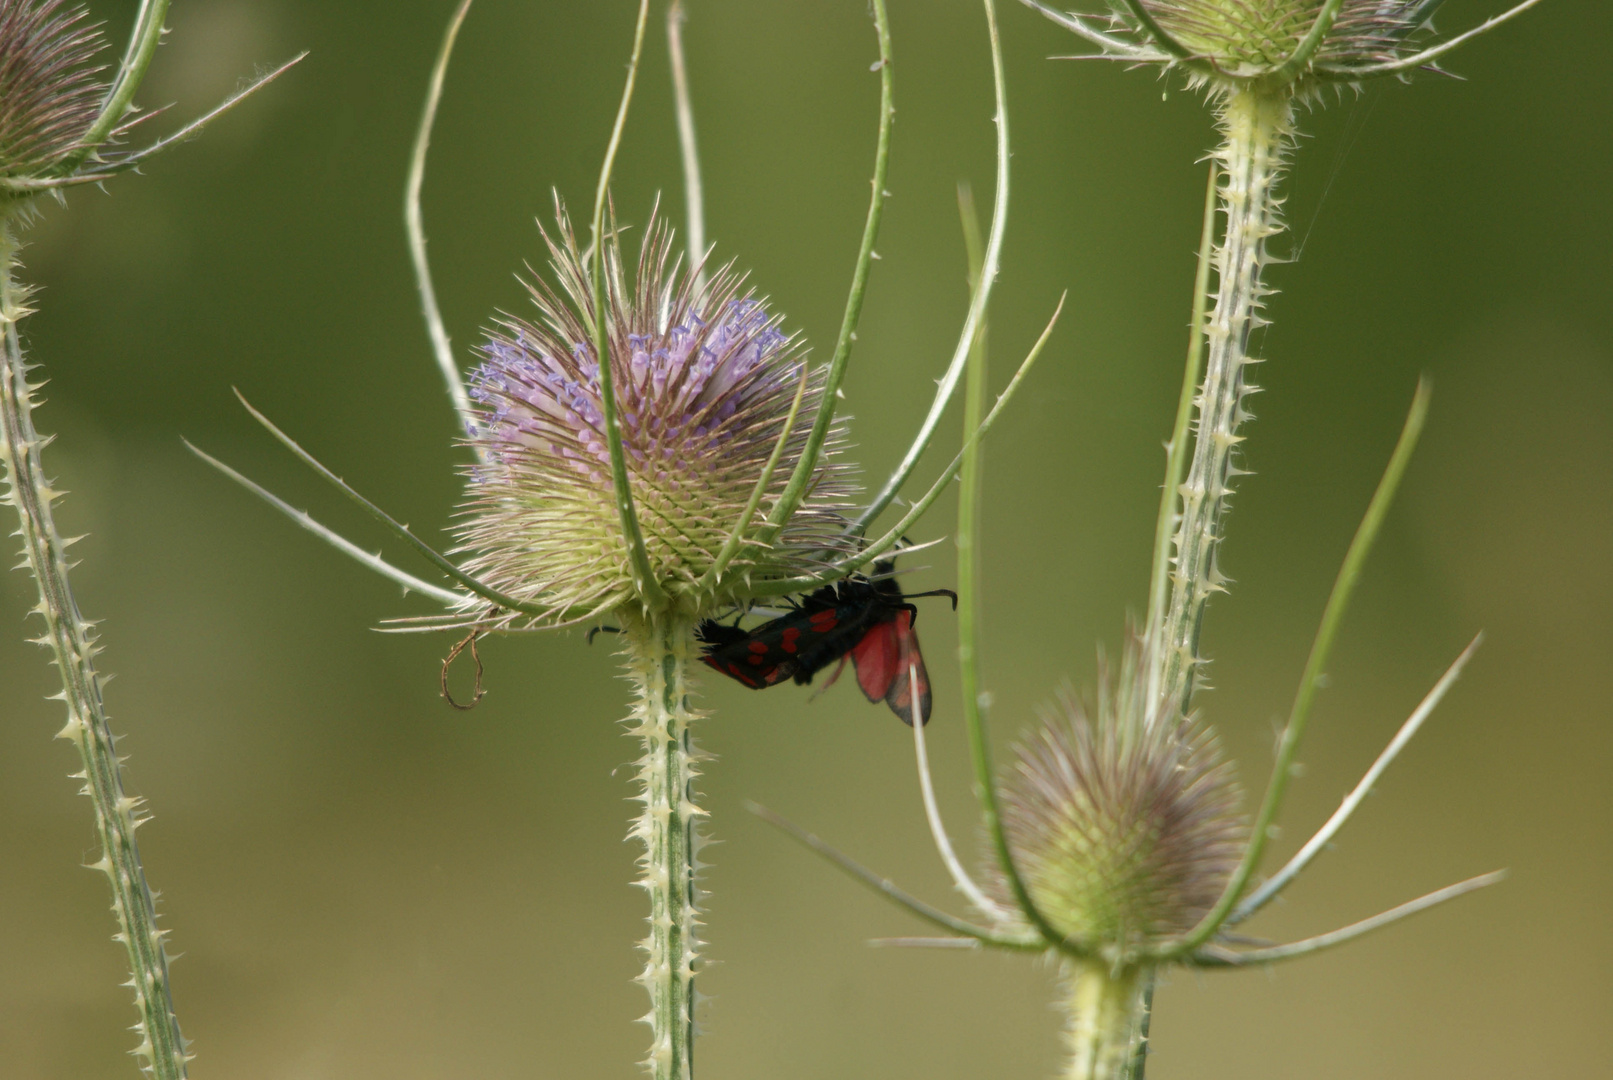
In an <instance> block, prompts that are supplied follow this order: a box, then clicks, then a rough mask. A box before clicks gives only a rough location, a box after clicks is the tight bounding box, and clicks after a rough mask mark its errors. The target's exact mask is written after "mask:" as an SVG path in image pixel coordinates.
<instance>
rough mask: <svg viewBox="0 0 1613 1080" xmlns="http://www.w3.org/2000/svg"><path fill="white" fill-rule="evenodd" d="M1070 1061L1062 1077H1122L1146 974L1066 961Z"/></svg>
mask: <svg viewBox="0 0 1613 1080" xmlns="http://www.w3.org/2000/svg"><path fill="white" fill-rule="evenodd" d="M1065 979H1066V980H1067V982H1068V992H1069V1000H1068V1002H1067V1008H1068V1010H1069V1014H1070V1027H1069V1030H1068V1032H1067V1033H1066V1038H1067V1040H1068V1044H1069V1051H1070V1062H1069V1067H1068V1068H1067V1069H1066V1070H1065V1073H1064V1076H1065V1080H1124V1078H1125V1077H1126V1076H1127V1075H1128V1073H1129V1072H1130V1070H1131V1066H1132V1060H1133V1054H1132V1044H1133V1042H1134V1041H1135V1039H1136V1036H1137V1032H1138V1029H1139V1027H1140V1025H1141V1019H1142V1009H1143V989H1144V985H1145V982H1146V981H1147V980H1145V978H1144V977H1143V976H1142V974H1141V973H1139V972H1138V971H1136V970H1135V969H1128V970H1126V971H1122V972H1119V973H1116V972H1114V971H1111V970H1109V968H1108V967H1107V965H1105V964H1103V963H1102V962H1092V963H1088V962H1085V961H1078V960H1071V961H1066V962H1065Z"/></svg>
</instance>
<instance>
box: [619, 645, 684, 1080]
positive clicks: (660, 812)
mask: <svg viewBox="0 0 1613 1080" xmlns="http://www.w3.org/2000/svg"><path fill="white" fill-rule="evenodd" d="M622 629H623V641H624V642H625V644H626V649H627V656H628V665H627V666H628V677H629V678H630V679H631V680H632V681H633V682H634V683H635V684H636V685H637V687H638V690H639V700H638V703H637V706H636V707H635V709H634V712H633V715H632V717H631V720H632V721H633V722H636V724H637V727H636V728H635V730H634V732H633V734H635V735H637V736H639V737H640V738H641V739H643V740H644V756H643V757H642V758H640V759H639V762H638V781H639V786H640V792H639V795H638V796H637V798H638V800H639V801H640V802H642V803H643V804H644V810H643V812H642V813H641V814H640V815H639V819H638V821H637V822H636V823H635V824H634V826H633V828H632V831H631V835H632V836H635V837H637V838H638V839H639V840H642V841H643V842H644V854H643V856H642V857H641V858H640V860H639V868H640V869H641V870H642V871H643V874H642V876H641V877H640V878H639V881H638V884H639V885H641V886H642V887H643V888H644V891H645V892H647V893H648V894H649V896H650V933H649V936H648V937H646V938H645V939H644V941H643V942H642V943H641V944H642V947H643V949H644V951H645V953H646V954H647V955H646V962H645V965H644V971H643V973H642V974H641V975H640V976H639V982H641V983H642V984H643V985H644V988H645V989H646V990H648V991H649V994H650V1011H649V1013H648V1014H647V1015H646V1016H645V1020H646V1022H648V1023H649V1025H650V1029H651V1032H652V1037H651V1043H650V1056H649V1057H648V1058H646V1059H645V1061H644V1064H645V1066H646V1067H647V1068H648V1069H649V1070H650V1075H651V1076H652V1077H653V1078H654V1080H690V1077H692V1076H693V1075H694V1061H693V1051H694V973H695V965H696V962H697V959H698V952H697V950H698V946H699V941H698V939H697V938H696V935H695V883H694V874H695V870H696V869H697V868H698V863H697V861H696V856H697V855H698V854H699V850H700V847H701V846H702V844H703V840H702V838H701V837H700V836H699V834H698V832H697V829H696V823H697V822H698V820H699V819H700V818H702V817H704V816H705V811H703V810H701V809H700V808H699V807H697V806H696V805H695V804H694V793H693V789H692V785H693V782H694V780H695V778H696V777H697V776H699V774H700V773H699V767H698V765H697V764H696V762H697V760H698V758H697V755H696V754H695V752H694V750H693V748H692V745H691V743H690V741H689V723H690V721H691V720H694V719H695V718H696V716H697V714H696V713H694V712H692V711H691V710H690V708H689V702H688V692H689V691H688V672H689V664H690V663H691V662H692V661H693V659H694V657H695V650H694V624H693V623H692V622H690V621H689V620H687V619H682V618H678V617H675V616H671V615H666V614H652V615H651V616H650V617H649V618H647V619H646V618H638V617H636V616H635V617H632V618H624V619H623V626H622Z"/></svg>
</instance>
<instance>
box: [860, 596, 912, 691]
mask: <svg viewBox="0 0 1613 1080" xmlns="http://www.w3.org/2000/svg"><path fill="white" fill-rule="evenodd" d="M904 614H905V612H904ZM900 655H901V646H900V645H899V644H898V642H897V631H896V623H895V622H882V623H875V624H874V625H873V626H871V627H869V629H868V633H866V634H864V635H863V637H862V640H861V641H859V642H857V644H856V645H854V646H852V649H851V662H852V664H854V665H855V666H856V668H857V685H858V686H860V687H862V691H863V694H864V695H865V696H866V697H867V698H868V700H869V701H879V700H880V699H881V698H883V697H885V695H886V694H888V693H890V689H891V683H892V681H893V680H894V679H895V678H896V675H897V671H896V662H897V660H898V659H899V658H900Z"/></svg>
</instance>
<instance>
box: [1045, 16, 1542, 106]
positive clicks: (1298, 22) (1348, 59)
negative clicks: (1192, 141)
mask: <svg viewBox="0 0 1613 1080" xmlns="http://www.w3.org/2000/svg"><path fill="white" fill-rule="evenodd" d="M1022 2H1023V3H1024V4H1025V6H1027V7H1030V8H1033V9H1035V10H1037V11H1039V12H1041V13H1042V14H1043V15H1045V16H1047V17H1048V18H1049V19H1051V20H1053V21H1054V22H1056V23H1058V24H1059V25H1060V26H1063V27H1065V28H1067V29H1069V30H1073V31H1074V32H1075V33H1077V34H1079V35H1080V36H1081V37H1083V38H1085V39H1086V40H1087V41H1089V42H1091V43H1092V44H1094V45H1096V46H1098V47H1099V48H1100V49H1101V50H1102V54H1103V55H1105V56H1111V57H1114V58H1116V59H1121V60H1126V61H1128V62H1131V63H1140V64H1159V65H1162V66H1165V67H1174V68H1181V69H1182V70H1184V71H1185V72H1187V74H1188V77H1189V79H1190V80H1191V82H1192V83H1193V84H1194V85H1202V86H1208V87H1209V88H1210V89H1211V90H1212V91H1215V92H1217V93H1230V92H1234V91H1238V90H1243V89H1255V90H1258V91H1262V92H1265V93H1276V94H1290V95H1293V96H1295V97H1299V98H1314V97H1315V96H1316V95H1317V91H1318V90H1320V89H1321V88H1322V87H1324V86H1326V85H1328V84H1333V85H1334V86H1345V85H1354V84H1359V83H1361V82H1363V81H1365V80H1367V79H1371V78H1377V77H1379V76H1383V75H1401V74H1404V73H1406V72H1410V71H1413V70H1416V69H1419V68H1421V69H1424V70H1437V68H1436V67H1435V61H1437V60H1438V59H1439V58H1440V57H1442V56H1444V55H1445V54H1446V53H1448V52H1450V51H1452V50H1453V49H1455V48H1457V47H1458V46H1460V45H1461V44H1463V43H1464V42H1466V41H1467V40H1468V39H1470V38H1472V37H1475V36H1477V35H1478V34H1482V33H1484V32H1486V31H1488V30H1490V29H1493V28H1494V27H1496V26H1498V25H1500V24H1501V23H1503V22H1506V21H1507V20H1509V19H1512V18H1514V17H1515V16H1518V15H1521V14H1523V12H1525V11H1527V10H1528V9H1529V8H1532V7H1534V6H1535V5H1536V4H1538V3H1540V0H1522V2H1521V3H1518V4H1517V5H1516V6H1515V7H1513V8H1511V9H1510V10H1508V11H1506V12H1504V13H1502V14H1500V15H1497V16H1495V17H1494V18H1491V19H1489V20H1488V21H1487V22H1485V23H1484V24H1483V25H1482V26H1479V27H1477V28H1476V29H1473V30H1469V31H1467V32H1466V33H1463V34H1458V35H1456V36H1455V37H1451V38H1447V39H1445V40H1435V39H1434V37H1433V27H1432V22H1431V20H1432V19H1433V17H1434V12H1435V11H1436V10H1438V8H1439V7H1440V5H1441V4H1442V3H1443V0H1110V2H1111V6H1112V8H1113V10H1112V12H1111V13H1110V14H1109V15H1108V16H1107V18H1105V17H1104V16H1101V15H1087V14H1083V13H1081V12H1064V11H1059V10H1057V9H1055V8H1053V7H1050V6H1049V5H1048V4H1046V3H1044V2H1043V0H1022ZM1104 23H1107V25H1104Z"/></svg>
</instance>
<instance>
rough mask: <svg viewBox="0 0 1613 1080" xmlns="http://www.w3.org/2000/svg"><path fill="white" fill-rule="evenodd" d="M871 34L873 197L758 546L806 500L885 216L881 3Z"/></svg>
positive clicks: (887, 139)
mask: <svg viewBox="0 0 1613 1080" xmlns="http://www.w3.org/2000/svg"><path fill="white" fill-rule="evenodd" d="M873 9H874V32H875V34H876V35H877V36H878V38H879V61H878V65H877V66H878V68H879V135H878V137H877V139H876V141H875V144H874V181H873V191H872V193H871V194H870V195H869V197H868V217H867V218H866V219H865V220H864V222H863V238H862V243H861V244H860V245H859V246H858V248H857V262H856V264H855V266H854V267H853V268H852V271H851V293H850V295H848V296H847V297H846V312H845V314H844V315H843V316H842V317H841V320H840V336H839V337H837V338H836V339H835V351H834V356H833V357H832V358H831V359H830V361H829V374H828V376H827V377H826V378H825V379H824V381H823V397H822V398H821V399H820V400H819V402H818V412H817V416H816V417H815V418H814V420H813V422H812V430H811V431H810V432H809V433H808V434H807V441H806V446H805V447H804V448H803V449H802V451H801V458H800V460H799V461H797V462H796V463H795V471H794V472H793V473H791V474H790V480H789V483H787V484H785V486H784V492H783V494H781V495H780V496H779V501H778V502H777V503H776V504H774V506H773V510H772V512H771V513H770V514H768V516H767V527H766V528H765V529H763V530H762V531H761V533H760V535H759V539H760V540H761V541H762V542H763V543H771V542H772V541H773V539H774V538H775V537H777V535H778V533H779V531H780V530H781V529H783V528H784V525H785V523H786V522H788V521H789V520H790V516H791V515H793V514H794V513H795V511H796V509H797V508H798V507H799V506H800V505H801V500H802V499H805V498H806V494H807V487H808V485H809V484H810V483H811V482H812V477H813V475H814V474H815V472H816V470H817V467H818V455H819V454H820V453H821V452H822V450H823V444H824V441H825V440H826V439H828V437H829V429H830V428H831V427H832V426H833V425H834V418H835V406H836V405H837V404H838V403H839V400H840V398H839V394H840V384H841V382H843V381H844V380H845V377H846V365H847V364H849V363H850V362H851V346H852V343H853V342H855V341H856V340H857V321H858V320H859V319H861V318H862V310H863V298H864V297H865V296H866V295H867V292H868V270H869V267H870V266H872V265H873V258H874V243H875V242H876V241H877V240H878V239H879V222H880V219H881V218H883V217H884V215H885V196H886V194H887V193H886V191H885V177H886V175H887V174H888V173H889V171H890V155H891V120H892V118H893V117H894V116H895V115H896V106H895V104H894V103H893V100H892V92H893V91H892V88H891V84H892V82H893V73H892V69H891V27H890V18H889V16H887V15H886V14H885V0H873Z"/></svg>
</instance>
